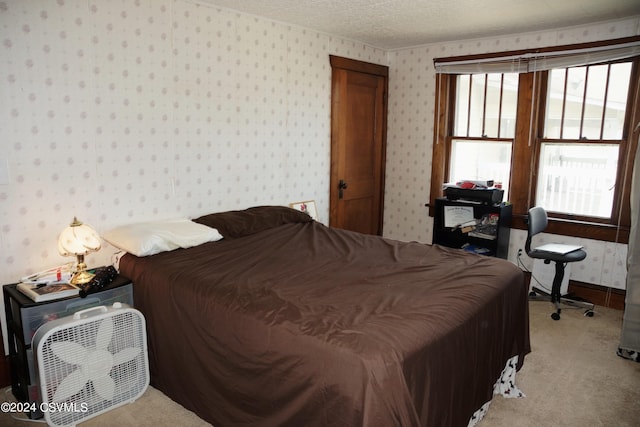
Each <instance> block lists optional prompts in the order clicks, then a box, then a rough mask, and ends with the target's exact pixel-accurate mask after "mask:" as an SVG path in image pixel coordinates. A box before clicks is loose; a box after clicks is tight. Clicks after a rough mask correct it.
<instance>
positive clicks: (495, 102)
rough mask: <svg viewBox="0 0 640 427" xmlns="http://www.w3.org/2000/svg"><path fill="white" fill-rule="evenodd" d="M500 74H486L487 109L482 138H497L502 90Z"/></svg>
mask: <svg viewBox="0 0 640 427" xmlns="http://www.w3.org/2000/svg"><path fill="white" fill-rule="evenodd" d="M501 80H502V79H501V75H500V74H487V109H486V113H485V115H486V117H485V122H484V136H487V137H489V138H497V137H498V124H499V123H500V107H501V102H500V92H501V88H502V81H501Z"/></svg>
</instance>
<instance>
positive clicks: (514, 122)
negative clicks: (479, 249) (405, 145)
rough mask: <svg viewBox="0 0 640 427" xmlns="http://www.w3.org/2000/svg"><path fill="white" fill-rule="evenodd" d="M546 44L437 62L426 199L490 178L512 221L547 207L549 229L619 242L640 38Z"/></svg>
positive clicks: (625, 218)
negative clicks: (446, 187) (448, 187)
mask: <svg viewBox="0 0 640 427" xmlns="http://www.w3.org/2000/svg"><path fill="white" fill-rule="evenodd" d="M584 49H586V51H585V52H587V54H583V53H581V52H582V51H583V50H584ZM542 51H545V53H544V56H543V57H541V56H540V55H541V54H540V53H539V52H537V51H536V52H532V53H530V54H528V53H525V54H523V53H522V52H518V53H517V54H516V55H511V54H510V53H505V54H503V55H496V56H495V57H493V58H491V56H484V55H483V56H481V57H477V56H476V57H471V58H470V57H466V58H447V59H446V60H444V61H442V63H444V64H445V65H444V67H449V68H447V69H445V70H444V72H439V73H438V74H437V91H436V94H437V95H436V96H437V99H436V129H435V141H434V148H433V170H432V181H431V199H432V200H431V205H433V204H434V201H435V198H436V197H439V196H441V195H442V191H441V188H442V187H441V185H442V183H444V182H451V181H454V182H455V181H460V180H464V179H482V180H484V179H494V180H495V181H496V182H501V183H502V186H503V188H504V189H505V200H509V201H510V202H511V203H512V204H513V212H514V218H515V221H514V222H515V224H514V226H516V227H518V228H523V229H526V224H525V223H524V218H525V217H526V214H527V211H528V209H529V208H530V207H532V206H543V207H544V208H545V209H547V211H548V212H549V216H550V226H549V231H550V232H553V233H558V234H567V235H574V236H584V237H586V236H589V237H591V238H596V239H601V240H610V241H625V239H626V238H628V237H626V236H628V228H629V225H630V215H629V210H628V209H629V208H628V206H629V194H630V189H629V187H630V176H631V169H632V166H633V161H634V159H633V153H635V149H633V148H634V147H635V145H636V144H637V135H636V136H635V138H634V137H633V135H634V133H633V132H634V125H635V124H636V123H638V122H639V121H640V111H639V110H640V106H639V105H638V102H637V99H640V87H639V86H640V85H639V83H638V80H639V79H638V75H639V74H640V56H639V55H640V37H633V38H630V40H629V39H625V40H623V41H622V42H621V41H617V42H612V43H605V42H603V43H600V44H591V45H580V46H567V47H560V48H554V49H547V50H545V49H542ZM594 51H595V53H594ZM565 52H570V54H565ZM575 52H578V54H577V55H576V54H575ZM487 58H488V60H487ZM496 58H497V59H496ZM594 58H595V59H594ZM438 61H440V60H436V68H437V69H438V65H439V64H438ZM482 61H487V63H488V66H485V65H483V64H481V63H482ZM479 63H480V65H478V64H479ZM441 70H442V69H440V71H441ZM494 71H495V72H494ZM621 231H622V233H623V234H625V235H626V236H625V235H623V236H620V232H621Z"/></svg>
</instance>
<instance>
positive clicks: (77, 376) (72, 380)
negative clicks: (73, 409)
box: [51, 369, 87, 402]
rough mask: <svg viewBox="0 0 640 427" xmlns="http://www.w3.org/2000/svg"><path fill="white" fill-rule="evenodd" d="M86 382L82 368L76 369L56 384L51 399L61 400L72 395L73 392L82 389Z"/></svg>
mask: <svg viewBox="0 0 640 427" xmlns="http://www.w3.org/2000/svg"><path fill="white" fill-rule="evenodd" d="M86 383H87V377H85V375H84V373H83V372H82V369H76V370H75V371H73V372H72V373H71V374H69V376H67V377H66V378H65V379H64V380H62V382H61V383H60V384H59V385H58V388H57V389H56V392H55V393H54V394H53V397H52V398H51V401H52V402H61V401H63V400H65V399H67V398H68V397H71V396H73V395H74V394H76V393H78V392H79V391H80V390H82V389H83V388H84V386H85V384H86Z"/></svg>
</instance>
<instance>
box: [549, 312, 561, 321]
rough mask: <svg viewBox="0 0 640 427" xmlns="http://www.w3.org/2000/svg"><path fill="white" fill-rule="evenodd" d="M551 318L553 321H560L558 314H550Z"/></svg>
mask: <svg viewBox="0 0 640 427" xmlns="http://www.w3.org/2000/svg"><path fill="white" fill-rule="evenodd" d="M551 318H552V319H553V320H560V313H553V314H551Z"/></svg>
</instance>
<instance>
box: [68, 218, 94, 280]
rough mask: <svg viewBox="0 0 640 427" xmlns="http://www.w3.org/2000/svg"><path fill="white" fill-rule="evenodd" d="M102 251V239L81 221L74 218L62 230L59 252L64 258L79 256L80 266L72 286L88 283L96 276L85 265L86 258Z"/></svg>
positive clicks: (74, 275) (73, 278)
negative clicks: (92, 253)
mask: <svg viewBox="0 0 640 427" xmlns="http://www.w3.org/2000/svg"><path fill="white" fill-rule="evenodd" d="M98 249H100V237H99V236H98V233H96V232H95V230H94V229H93V228H91V227H89V226H88V225H86V224H83V223H82V222H81V221H78V218H76V217H73V222H72V223H71V224H69V226H68V227H67V228H65V229H64V230H62V233H60V237H58V251H59V252H60V255H62V256H73V255H75V256H77V257H78V266H77V268H76V272H75V273H74V274H73V277H72V278H71V284H74V285H81V284H84V283H88V282H90V281H91V279H92V278H93V276H94V274H92V273H89V272H88V271H87V264H85V263H84V256H85V255H86V254H88V253H89V252H95V251H97V250H98Z"/></svg>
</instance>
